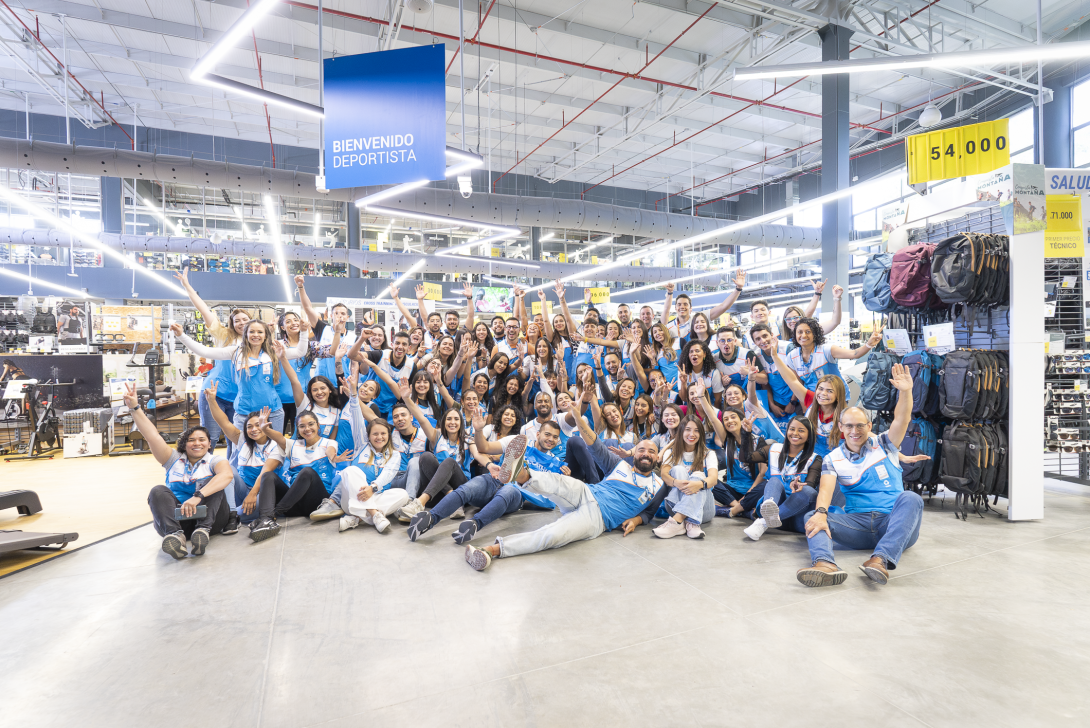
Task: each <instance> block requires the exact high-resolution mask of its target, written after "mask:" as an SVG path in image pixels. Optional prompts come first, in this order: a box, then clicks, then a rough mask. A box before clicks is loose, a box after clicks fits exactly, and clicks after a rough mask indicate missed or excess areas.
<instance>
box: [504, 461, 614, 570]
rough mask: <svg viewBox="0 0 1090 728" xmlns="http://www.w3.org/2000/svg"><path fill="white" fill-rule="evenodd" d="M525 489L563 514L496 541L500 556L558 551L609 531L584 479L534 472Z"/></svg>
mask: <svg viewBox="0 0 1090 728" xmlns="http://www.w3.org/2000/svg"><path fill="white" fill-rule="evenodd" d="M522 487H524V488H526V490H529V491H533V492H534V493H540V494H541V495H543V496H547V497H548V498H549V500H551V501H552V502H553V503H555V504H556V507H557V508H558V509H559V510H560V513H561V514H562V515H561V516H560V518H558V519H556V520H555V521H553V522H552V523H550V524H549V525H547V526H542V527H541V528H539V529H537V530H536V531H531V532H530V533H516V534H513V535H511V536H501V537H499V538H497V539H496V543H498V544H499V545H500V556H501V557H503V558H506V557H508V556H522V555H524V554H533V553H537V552H538V551H544V550H546V549H558V548H560V547H561V546H565V545H567V544H569V543H571V542H573V541H585V540H588V539H592V538H598V537H599V536H601V535H602V532H603V531H605V530H606V527H605V524H604V523H602V511H601V510H600V509H599V508H598V501H596V500H595V499H594V493H592V492H591V490H590V488H588V487H587V484H586V483H584V482H583V481H582V480H576V479H575V478H571V477H569V476H567V475H557V474H555V473H539V472H537V471H531V474H530V479H529V480H528V481H526V483H525V484H524V485H523V486H522Z"/></svg>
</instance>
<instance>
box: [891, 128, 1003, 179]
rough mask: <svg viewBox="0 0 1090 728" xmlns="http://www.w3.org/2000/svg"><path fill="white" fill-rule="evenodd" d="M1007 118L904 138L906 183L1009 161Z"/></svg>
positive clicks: (987, 168)
mask: <svg viewBox="0 0 1090 728" xmlns="http://www.w3.org/2000/svg"><path fill="white" fill-rule="evenodd" d="M1007 126H1008V124H1007V119H999V120H997V121H986V122H984V123H982V124H970V125H969V126H955V127H951V128H949V129H940V130H939V131H929V132H924V133H923V134H913V135H912V136H910V137H908V138H907V139H905V157H906V161H907V163H908V183H909V184H910V185H914V184H918V183H920V182H933V181H936V180H942V179H953V178H954V177H971V176H973V175H975V174H984V173H985V172H991V171H993V170H996V169H999V168H1000V167H1005V166H1007V165H1008V164H1010V162H1011V148H1010V136H1008V134H1007Z"/></svg>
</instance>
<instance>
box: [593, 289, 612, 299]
mask: <svg viewBox="0 0 1090 728" xmlns="http://www.w3.org/2000/svg"><path fill="white" fill-rule="evenodd" d="M590 302H591V303H609V289H608V288H592V289H590Z"/></svg>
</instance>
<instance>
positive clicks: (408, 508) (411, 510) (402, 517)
mask: <svg viewBox="0 0 1090 728" xmlns="http://www.w3.org/2000/svg"><path fill="white" fill-rule="evenodd" d="M422 510H424V506H422V505H420V501H418V500H417V499H416V498H413V499H412V500H411V501H409V502H408V503H406V504H405V505H403V506H401V507H400V508H398V509H397V510H396V511H395V512H394V516H395V517H397V520H399V521H401V522H402V523H408V522H409V521H411V520H412V519H413V516H415V515H416V514H417V513H419V512H420V511H422Z"/></svg>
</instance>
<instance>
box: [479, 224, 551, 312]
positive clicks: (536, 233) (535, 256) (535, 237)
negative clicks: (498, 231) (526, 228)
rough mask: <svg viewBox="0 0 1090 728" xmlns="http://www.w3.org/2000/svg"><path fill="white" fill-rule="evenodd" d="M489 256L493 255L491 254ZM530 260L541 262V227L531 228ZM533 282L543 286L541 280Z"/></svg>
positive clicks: (537, 279) (536, 279)
mask: <svg viewBox="0 0 1090 728" xmlns="http://www.w3.org/2000/svg"><path fill="white" fill-rule="evenodd" d="M488 254H489V255H491V252H489V253H488ZM530 260H541V228H539V227H532V228H530ZM533 281H534V282H533V285H535V286H540V285H541V279H540V278H534V279H533ZM558 308H559V307H558Z"/></svg>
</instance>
